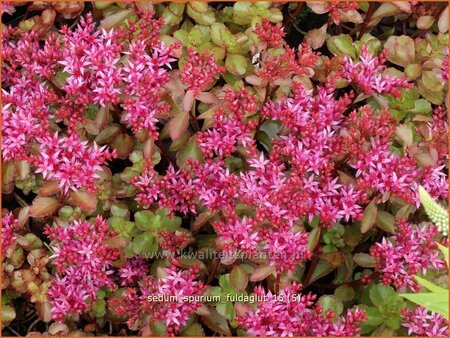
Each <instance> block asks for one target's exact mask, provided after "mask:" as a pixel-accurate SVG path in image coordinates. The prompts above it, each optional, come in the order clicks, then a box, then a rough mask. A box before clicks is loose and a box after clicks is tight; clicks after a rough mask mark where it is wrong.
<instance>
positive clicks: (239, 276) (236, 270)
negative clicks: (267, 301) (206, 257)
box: [230, 265, 248, 291]
mask: <svg viewBox="0 0 450 338" xmlns="http://www.w3.org/2000/svg"><path fill="white" fill-rule="evenodd" d="M230 283H231V285H232V286H233V288H235V289H236V290H239V291H244V290H245V288H246V287H247V284H248V274H247V272H245V271H244V269H242V268H241V267H240V266H238V265H236V266H235V267H233V269H232V270H231V272H230Z"/></svg>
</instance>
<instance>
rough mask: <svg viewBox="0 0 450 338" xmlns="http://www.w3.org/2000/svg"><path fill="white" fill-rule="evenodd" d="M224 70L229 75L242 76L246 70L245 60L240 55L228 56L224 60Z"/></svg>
mask: <svg viewBox="0 0 450 338" xmlns="http://www.w3.org/2000/svg"><path fill="white" fill-rule="evenodd" d="M225 68H226V70H227V71H229V72H230V73H231V74H234V75H244V74H245V72H246V70H247V59H246V58H245V57H244V56H242V55H236V54H229V55H228V56H227V58H226V60H225Z"/></svg>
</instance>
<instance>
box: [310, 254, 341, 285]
mask: <svg viewBox="0 0 450 338" xmlns="http://www.w3.org/2000/svg"><path fill="white" fill-rule="evenodd" d="M334 269H336V267H335V266H333V265H331V264H329V263H326V262H325V261H324V260H322V259H321V260H319V263H317V266H316V268H315V269H314V272H313V274H312V276H311V279H310V281H309V283H308V284H307V285H305V287H306V286H308V285H310V284H311V283H312V282H314V281H316V280H318V279H319V278H322V277H324V276H326V275H328V274H329V273H330V272H331V271H333V270H334Z"/></svg>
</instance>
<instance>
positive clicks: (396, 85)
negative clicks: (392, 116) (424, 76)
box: [342, 45, 413, 96]
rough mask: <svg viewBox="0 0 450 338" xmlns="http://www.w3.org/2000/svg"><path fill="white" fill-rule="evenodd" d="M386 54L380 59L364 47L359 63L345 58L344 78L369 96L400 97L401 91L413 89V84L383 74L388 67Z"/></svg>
mask: <svg viewBox="0 0 450 338" xmlns="http://www.w3.org/2000/svg"><path fill="white" fill-rule="evenodd" d="M386 53H387V51H383V52H382V53H381V54H380V55H379V56H378V57H375V56H373V55H372V54H370V52H369V48H368V47H367V46H366V45H363V46H362V48H361V55H360V56H359V61H356V62H355V61H353V60H352V59H351V58H350V57H349V56H345V57H344V68H343V72H342V76H343V77H344V78H345V79H346V80H348V81H351V82H353V83H355V84H356V85H358V87H360V88H361V90H362V91H363V92H364V93H365V94H367V95H372V93H377V94H392V95H394V96H399V95H400V94H401V92H400V89H405V88H412V87H413V84H412V83H410V82H408V80H407V79H403V78H397V77H393V76H391V75H387V74H384V73H382V72H383V71H384V70H385V69H386V66H385V65H384V63H385V62H386Z"/></svg>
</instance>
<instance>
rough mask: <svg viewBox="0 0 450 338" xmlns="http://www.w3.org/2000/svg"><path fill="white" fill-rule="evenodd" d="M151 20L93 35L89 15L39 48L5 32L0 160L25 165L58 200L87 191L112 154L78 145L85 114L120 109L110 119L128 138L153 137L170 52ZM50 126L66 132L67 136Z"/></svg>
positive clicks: (33, 37)
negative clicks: (58, 192) (48, 183)
mask: <svg viewBox="0 0 450 338" xmlns="http://www.w3.org/2000/svg"><path fill="white" fill-rule="evenodd" d="M152 15H153V13H151V12H150V13H143V14H141V19H140V20H139V21H138V23H136V22H130V23H129V24H130V28H129V30H127V31H126V30H124V29H119V30H117V31H114V30H110V31H108V32H107V31H105V30H101V31H100V30H96V29H95V24H94V22H93V19H92V15H91V14H90V13H88V14H87V16H86V18H81V19H80V22H79V24H78V26H77V28H76V29H75V30H70V29H69V28H68V27H63V28H62V29H61V31H60V35H59V36H57V35H55V34H51V35H49V36H48V37H46V38H45V40H44V42H43V43H41V42H40V41H39V37H38V34H37V33H36V32H34V31H31V32H28V33H25V34H23V36H22V37H21V39H18V40H17V41H16V40H13V39H12V37H13V34H14V33H15V30H16V29H15V28H9V29H8V30H7V31H6V33H5V36H4V40H3V45H2V47H3V59H4V67H3V68H2V80H3V83H4V88H6V89H4V90H3V102H4V107H3V123H2V133H3V136H4V142H3V143H2V150H3V152H2V156H3V159H4V160H6V161H10V160H25V161H28V162H29V163H30V164H32V165H33V166H35V167H36V170H35V173H42V174H43V176H44V178H45V179H57V180H59V187H60V188H61V189H62V190H63V191H64V192H65V193H66V192H67V191H69V190H70V189H72V190H77V189H80V188H84V189H86V190H88V191H89V192H93V191H94V190H95V181H96V179H97V171H98V170H99V169H100V167H101V165H102V164H103V163H105V161H106V160H109V159H111V158H112V157H113V153H111V152H109V151H107V150H106V147H102V148H98V147H97V145H96V144H95V143H94V145H93V146H90V145H88V143H87V141H82V140H84V139H86V138H87V137H86V135H82V134H84V133H85V131H84V129H80V123H84V122H86V113H87V112H88V110H89V109H96V108H95V106H97V107H104V109H107V112H108V114H109V110H110V108H112V107H114V112H115V114H118V113H117V111H118V109H117V108H118V105H119V104H120V105H122V107H123V108H124V110H125V111H124V113H123V114H119V116H116V117H115V118H117V119H121V120H122V121H123V122H125V123H126V124H127V125H129V126H130V127H132V129H133V131H134V132H135V133H140V132H142V131H144V135H143V137H144V138H148V137H157V136H158V133H157V131H156V127H155V124H156V123H157V122H158V118H159V117H161V116H164V115H165V114H167V113H168V111H169V108H170V107H169V106H168V104H166V103H164V101H163V100H162V96H163V95H164V93H165V89H164V88H163V86H164V85H165V84H166V83H167V82H168V81H169V76H168V70H169V68H170V63H171V62H172V61H174V60H175V59H174V58H173V57H172V56H173V53H174V49H175V48H176V47H177V45H176V44H175V45H172V46H169V47H166V46H165V45H164V44H163V43H162V42H161V41H159V39H157V38H156V37H157V36H158V35H159V30H160V27H161V24H162V22H161V20H155V19H152ZM127 34H128V35H129V34H131V36H127ZM136 37H139V40H138V41H137V42H131V43H128V42H127V41H131V40H134V38H136ZM10 39H11V40H12V41H10ZM126 39H128V40H126ZM149 50H150V54H149V53H148V51H149ZM124 57H126V59H125V60H124V61H123V62H122V61H120V60H122V59H124ZM42 81H43V82H42ZM50 121H52V123H50ZM53 121H54V122H56V123H59V122H62V123H64V124H65V125H66V126H67V127H68V128H67V136H65V135H63V133H58V130H57V128H56V125H55V124H54V123H53ZM75 132H76V135H75ZM58 137H59V139H58ZM36 149H37V150H39V152H40V153H39V154H36V151H35V150H36Z"/></svg>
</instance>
